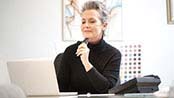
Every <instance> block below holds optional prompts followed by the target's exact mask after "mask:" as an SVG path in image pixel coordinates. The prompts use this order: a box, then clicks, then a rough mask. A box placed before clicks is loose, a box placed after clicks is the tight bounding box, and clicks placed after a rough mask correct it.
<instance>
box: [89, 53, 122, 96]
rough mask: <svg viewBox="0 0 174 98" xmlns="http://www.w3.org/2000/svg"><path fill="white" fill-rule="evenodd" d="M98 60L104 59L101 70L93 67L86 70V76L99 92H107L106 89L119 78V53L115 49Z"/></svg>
mask: <svg viewBox="0 0 174 98" xmlns="http://www.w3.org/2000/svg"><path fill="white" fill-rule="evenodd" d="M108 57H109V58H108ZM100 60H101V62H102V60H104V62H105V63H106V65H105V68H103V72H102V73H100V72H99V71H98V70H97V69H96V68H95V67H94V68H92V69H91V70H90V71H89V72H87V76H88V78H89V80H90V82H91V83H92V85H93V87H94V88H95V89H96V91H98V92H99V93H108V89H110V88H112V87H113V86H114V85H115V84H116V82H117V81H118V80H119V69H120V62H121V53H120V52H119V51H116V53H115V54H113V55H110V56H103V58H102V59H100ZM99 66H101V65H99Z"/></svg>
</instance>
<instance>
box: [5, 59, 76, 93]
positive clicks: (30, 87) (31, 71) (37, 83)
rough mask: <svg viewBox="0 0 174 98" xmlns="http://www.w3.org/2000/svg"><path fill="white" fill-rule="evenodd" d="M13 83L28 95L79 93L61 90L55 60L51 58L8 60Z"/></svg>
mask: <svg viewBox="0 0 174 98" xmlns="http://www.w3.org/2000/svg"><path fill="white" fill-rule="evenodd" d="M7 68H8V71H9V75H10V79H11V83H12V84H16V85H18V86H19V87H21V88H22V89H23V90H24V92H25V94H26V95H27V96H60V95H77V92H59V88H58V83H57V78H56V73H55V68H54V64H53V61H52V60H50V59H23V60H13V61H8V62H7Z"/></svg>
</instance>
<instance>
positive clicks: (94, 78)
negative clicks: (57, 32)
mask: <svg viewBox="0 0 174 98" xmlns="http://www.w3.org/2000/svg"><path fill="white" fill-rule="evenodd" d="M80 44H81V42H77V43H76V44H73V45H71V46H69V47H68V48H66V50H65V52H64V55H63V58H62V62H61V66H60V70H59V73H58V76H57V78H58V83H59V89H60V91H61V92H78V93H79V94H86V93H108V90H109V89H110V88H112V87H113V86H114V85H115V84H116V82H117V81H118V79H119V70H120V61H121V53H120V52H119V50H118V49H116V48H114V47H112V46H111V45H109V44H107V43H106V42H105V41H104V40H101V41H100V42H99V43H98V44H95V45H92V44H90V43H88V45H87V46H88V48H89V49H90V53H89V61H90V63H91V64H92V65H93V68H92V69H90V70H89V71H88V72H86V71H85V68H84V66H83V65H82V62H81V60H80V57H77V56H76V54H75V53H76V50H77V48H78V46H79V45H80Z"/></svg>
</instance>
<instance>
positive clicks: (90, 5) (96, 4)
mask: <svg viewBox="0 0 174 98" xmlns="http://www.w3.org/2000/svg"><path fill="white" fill-rule="evenodd" d="M91 9H94V10H97V11H98V12H99V14H100V16H101V17H100V18H101V22H102V23H104V22H106V21H107V18H108V11H107V10H106V6H105V5H104V4H103V3H102V2H100V1H88V2H86V3H84V5H83V7H82V12H84V11H86V10H91Z"/></svg>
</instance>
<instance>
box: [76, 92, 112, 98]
mask: <svg viewBox="0 0 174 98" xmlns="http://www.w3.org/2000/svg"><path fill="white" fill-rule="evenodd" d="M78 96H79V97H83V96H84V97H100V96H115V94H90V93H87V94H80V95H78Z"/></svg>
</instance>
